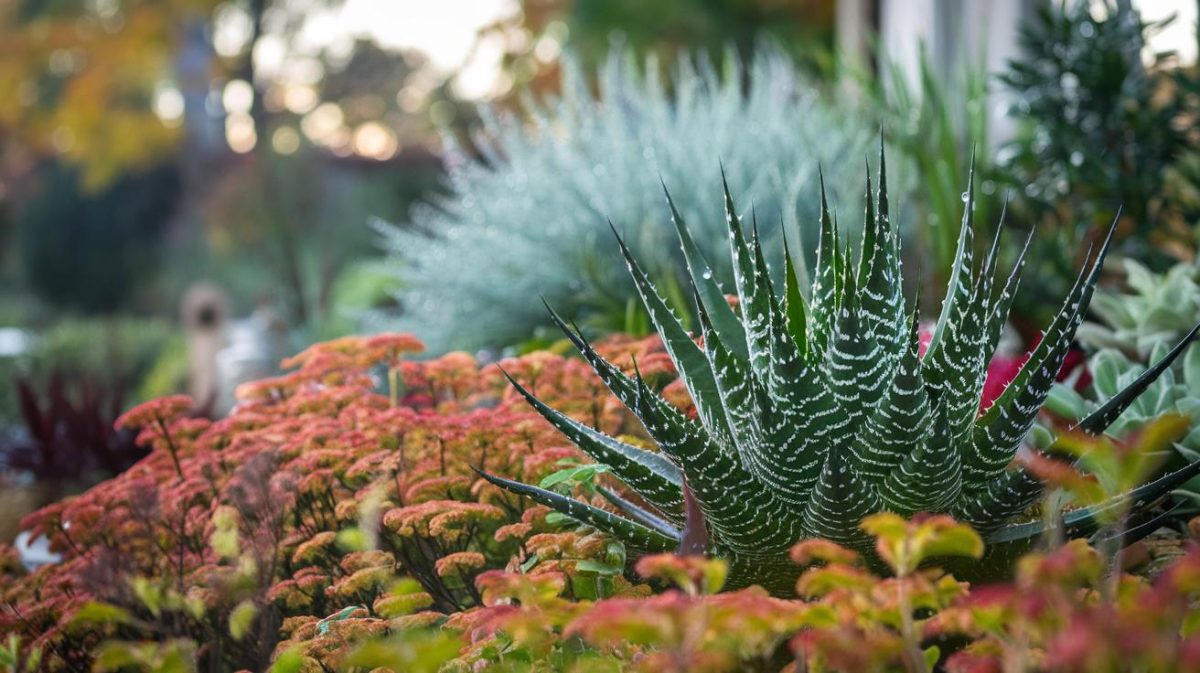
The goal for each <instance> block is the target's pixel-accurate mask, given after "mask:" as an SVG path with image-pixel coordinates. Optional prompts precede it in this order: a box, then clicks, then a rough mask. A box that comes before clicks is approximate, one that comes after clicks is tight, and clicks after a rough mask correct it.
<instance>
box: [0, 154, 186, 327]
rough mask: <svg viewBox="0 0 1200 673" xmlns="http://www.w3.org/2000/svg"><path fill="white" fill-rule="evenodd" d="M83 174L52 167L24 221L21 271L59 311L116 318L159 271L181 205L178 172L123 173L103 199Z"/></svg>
mask: <svg viewBox="0 0 1200 673" xmlns="http://www.w3.org/2000/svg"><path fill="white" fill-rule="evenodd" d="M82 172H83V171H82V170H81V169H76V168H74V167H71V166H68V165H65V164H62V163H59V162H46V163H45V164H44V165H43V166H42V168H41V170H40V171H39V173H40V175H39V179H38V180H37V181H35V182H34V187H33V191H32V192H31V193H30V194H28V195H27V197H26V200H25V203H24V205H23V207H22V208H21V210H20V213H19V215H18V232H19V240H20V250H21V259H22V270H23V275H24V278H25V281H26V283H27V285H28V286H29V287H31V288H32V289H33V290H34V292H35V293H36V294H37V295H38V296H39V297H41V298H42V299H44V300H46V301H48V302H50V303H51V304H53V305H55V306H61V307H65V308H71V309H76V310H79V311H82V312H85V313H110V312H113V311H115V310H116V309H118V308H120V307H121V306H123V305H124V304H125V302H126V300H127V299H128V298H129V296H130V295H131V294H132V293H133V291H134V289H135V288H136V286H137V284H138V283H139V281H143V280H145V279H146V278H148V277H149V276H150V275H151V274H152V273H153V271H154V270H155V269H156V267H157V264H158V261H159V260H158V254H157V253H158V249H159V241H160V240H161V235H162V231H163V227H164V223H166V222H167V221H168V220H169V218H170V216H171V213H172V211H173V210H174V208H175V207H176V205H177V203H178V200H179V191H180V179H179V172H178V170H177V169H176V168H175V167H174V166H169V165H168V166H159V167H157V168H153V169H148V170H143V171H134V172H126V173H123V174H122V175H121V176H120V177H119V178H117V180H116V181H115V182H113V183H111V184H109V185H108V186H107V187H105V188H104V189H102V190H100V191H95V190H87V189H85V188H84V184H85V179H84V178H83V177H82V176H81V173H82Z"/></svg>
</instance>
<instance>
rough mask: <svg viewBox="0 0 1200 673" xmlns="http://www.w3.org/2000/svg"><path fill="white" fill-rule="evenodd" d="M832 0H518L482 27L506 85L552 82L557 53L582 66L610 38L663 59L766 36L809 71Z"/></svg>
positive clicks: (817, 64)
mask: <svg viewBox="0 0 1200 673" xmlns="http://www.w3.org/2000/svg"><path fill="white" fill-rule="evenodd" d="M836 6H837V3H836V1H835V0H656V1H655V2H644V1H642V0H607V1H606V2H587V1H584V0H524V2H522V3H521V9H520V11H518V12H516V13H514V14H512V15H510V16H507V17H504V18H503V19H501V20H500V21H497V22H496V23H495V24H494V25H492V26H490V27H489V28H488V29H487V30H485V31H483V32H481V34H480V37H479V41H480V43H481V44H482V43H486V42H488V41H492V42H493V43H494V44H498V45H500V46H501V48H502V49H503V51H504V57H503V61H504V65H505V68H506V72H507V75H508V77H507V80H506V82H505V83H504V84H505V86H504V87H503V88H505V89H507V90H510V91H529V90H533V91H546V90H555V89H556V88H557V85H558V75H559V70H558V56H559V54H560V53H561V52H562V50H563V49H564V48H567V47H569V48H570V50H571V52H572V53H573V54H576V55H577V56H578V57H579V59H580V61H581V64H582V65H583V66H584V67H585V68H586V69H588V70H592V69H594V68H595V67H596V66H598V65H599V64H600V63H601V62H602V60H603V59H604V57H605V56H606V55H607V54H608V53H609V51H610V50H611V49H612V48H613V47H614V46H619V47H621V48H628V49H631V50H632V51H633V53H635V54H639V55H641V54H646V53H649V52H654V53H656V54H658V55H659V56H660V57H662V58H663V60H664V61H666V62H668V63H669V62H671V61H673V60H674V59H675V57H677V56H679V55H681V54H685V53H691V54H694V53H696V51H708V52H710V53H712V54H713V55H717V53H718V52H720V51H722V50H724V49H727V48H734V49H736V50H737V51H738V52H740V53H741V55H743V56H749V55H750V54H751V53H752V51H753V49H754V46H755V44H756V43H757V42H760V41H762V40H763V39H772V40H774V41H775V42H777V43H778V44H779V45H780V46H781V47H783V48H784V49H785V50H786V51H788V52H790V53H791V55H792V56H793V57H796V58H797V59H798V61H799V62H800V63H802V64H804V65H805V66H806V69H808V70H811V71H814V72H825V71H826V69H827V68H828V67H829V66H830V64H831V59H830V58H829V54H830V53H831V52H832V48H833V34H834V12H835V10H836Z"/></svg>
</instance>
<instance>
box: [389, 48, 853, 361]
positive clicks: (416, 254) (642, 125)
mask: <svg viewBox="0 0 1200 673" xmlns="http://www.w3.org/2000/svg"><path fill="white" fill-rule="evenodd" d="M658 71H659V67H658V66H657V65H656V64H655V63H653V62H650V63H647V64H646V65H645V66H644V67H641V68H639V67H638V64H637V63H636V62H634V61H633V60H632V59H631V58H629V57H627V56H626V55H624V54H621V53H616V54H613V55H612V57H611V58H610V59H609V60H608V61H607V62H606V63H605V64H603V66H602V67H601V68H600V70H599V72H598V73H588V72H585V71H584V70H582V69H581V68H579V67H578V66H577V65H576V64H574V63H572V62H570V61H568V62H567V63H566V64H565V66H564V75H563V92H562V94H561V97H559V98H557V99H551V100H547V101H543V102H537V103H535V102H532V101H527V102H526V104H525V105H524V110H523V111H524V112H525V113H526V114H525V115H524V116H523V117H522V116H516V115H506V114H503V113H501V114H488V113H487V112H486V111H485V114H484V117H483V128H482V129H481V130H480V133H479V134H478V138H479V140H478V142H477V147H478V149H479V151H480V154H482V159H481V158H478V157H476V156H473V155H472V154H471V153H469V152H466V151H463V150H462V149H459V148H456V147H454V146H451V147H450V148H449V151H448V159H447V161H446V164H447V165H446V168H447V172H448V176H449V181H448V183H447V185H446V186H447V188H448V193H447V194H446V195H445V196H444V197H443V198H441V199H439V200H437V201H436V202H434V203H432V204H430V205H429V207H426V208H424V209H418V210H416V211H414V213H413V217H412V222H411V224H410V226H406V227H384V229H383V231H384V234H385V241H386V246H387V248H388V249H389V250H390V251H391V258H392V269H393V270H394V273H395V275H396V277H397V287H398V291H397V299H398V300H399V302H400V304H401V305H402V306H403V309H404V314H403V315H402V316H401V318H399V320H400V322H401V324H400V325H398V326H397V325H389V328H398V329H400V331H414V332H417V333H419V334H421V338H422V339H423V340H425V341H426V342H427V343H428V344H429V347H430V349H431V350H432V351H434V352H439V351H444V350H446V349H467V350H472V351H473V350H476V349H479V348H484V347H492V348H495V347H501V346H506V345H510V344H513V343H517V342H520V341H523V340H525V339H528V338H529V336H530V334H531V333H533V331H534V329H535V328H536V327H539V326H544V327H549V328H550V329H553V326H552V325H551V324H550V322H549V320H548V319H547V316H546V313H545V311H544V310H543V309H542V307H541V305H540V304H538V302H537V301H533V302H531V301H530V298H531V297H532V298H536V297H538V296H544V297H546V298H547V299H548V300H549V301H550V302H551V303H553V304H554V305H555V307H556V308H557V309H558V310H559V311H560V312H561V313H563V314H564V315H566V316H567V317H569V318H572V319H579V320H585V321H587V322H588V323H590V324H591V325H593V326H595V327H598V328H601V329H605V330H613V329H618V328H620V327H621V326H622V325H621V323H620V318H621V316H624V315H625V312H626V308H627V306H628V307H633V308H636V307H637V306H638V300H637V292H636V290H635V288H634V286H633V284H632V283H630V282H629V278H628V276H627V275H626V274H625V273H624V270H623V269H622V268H621V267H620V266H619V265H616V264H613V263H612V258H611V257H609V256H608V255H607V254H605V253H606V251H607V250H608V245H609V242H610V241H611V239H610V234H609V232H608V227H607V226H606V225H605V221H606V219H611V220H613V221H614V222H619V223H621V226H622V227H623V228H624V230H625V231H626V233H627V236H628V238H627V239H626V242H627V243H628V244H629V246H630V248H632V249H633V250H634V251H635V252H636V253H637V254H638V257H639V259H640V260H641V261H642V263H643V267H644V268H645V270H646V271H647V273H648V274H649V275H650V277H651V278H654V279H655V280H656V281H660V284H661V285H663V286H662V287H660V288H659V289H660V290H667V289H668V287H667V286H666V285H665V284H662V283H661V281H663V280H664V279H665V277H666V276H667V275H670V276H671V281H674V282H673V283H672V286H673V287H675V288H682V287H686V281H685V279H684V277H683V276H682V275H681V274H680V273H679V270H680V269H682V268H683V259H682V257H681V256H680V255H679V251H678V248H677V246H676V245H675V243H674V240H673V239H674V234H673V233H672V232H671V230H670V227H664V226H663V224H664V223H663V219H662V217H661V214H662V188H661V186H660V182H659V180H660V178H661V179H662V180H663V181H664V182H666V183H667V184H669V185H672V186H673V187H672V189H673V195H674V197H675V200H676V204H677V205H678V206H679V209H680V211H681V212H682V213H683V214H684V215H685V216H687V217H688V218H689V220H690V221H693V222H695V223H696V224H697V225H698V226H697V227H696V228H695V229H693V231H692V235H693V237H694V239H695V241H696V245H697V246H698V247H699V248H700V249H701V250H703V251H704V253H705V255H706V256H708V258H709V259H710V260H712V261H713V262H714V267H713V272H714V273H715V274H716V278H717V280H719V281H723V282H729V281H732V275H731V270H730V268H729V266H728V264H727V263H726V262H727V257H726V255H725V254H724V249H725V245H726V243H725V232H724V227H723V225H722V224H721V210H720V208H721V202H720V199H713V198H711V195H712V194H714V193H719V191H720V188H721V174H720V169H719V168H718V166H717V158H720V160H721V162H722V163H723V165H724V167H725V171H726V173H727V174H728V175H729V179H730V180H731V181H732V182H733V183H734V184H737V185H738V186H739V188H740V191H739V192H735V196H738V197H739V198H741V199H744V200H745V201H746V202H747V203H750V202H751V201H752V202H753V203H755V204H756V206H757V207H758V209H759V212H760V213H764V214H769V215H770V216H771V217H772V218H778V217H779V215H780V213H782V214H783V217H784V218H785V220H786V221H787V222H788V223H789V225H790V226H794V227H796V229H795V231H799V230H800V229H799V227H800V223H804V225H806V227H807V229H808V230H807V231H806V232H805V239H804V241H803V245H802V246H801V245H800V243H798V242H797V241H795V240H793V241H791V243H793V247H797V248H801V247H802V249H803V250H805V251H807V252H808V253H809V254H811V253H812V252H813V251H815V249H816V234H817V232H816V226H815V224H816V222H817V221H818V217H817V216H818V213H817V210H816V208H817V204H816V203H815V202H813V200H812V199H810V198H807V196H808V195H810V194H813V193H815V192H816V189H817V167H818V164H824V165H825V166H827V167H836V168H837V169H838V170H844V171H845V173H844V176H842V175H841V174H840V173H839V174H838V175H835V176H830V179H831V181H833V182H835V183H836V184H845V185H851V184H854V183H853V182H852V179H853V177H854V176H856V175H859V174H860V173H861V170H862V168H861V166H860V165H856V162H854V161H845V160H844V159H845V157H861V156H865V155H866V154H868V153H869V152H870V149H871V143H872V137H873V136H872V133H873V132H872V130H871V129H870V128H869V127H868V126H867V125H866V124H860V123H857V122H856V121H855V120H856V117H855V116H853V115H848V114H846V113H845V111H844V110H840V109H835V108H833V107H831V106H829V105H827V104H825V103H824V102H823V101H822V99H821V98H820V96H819V92H818V90H817V89H816V88H815V87H814V86H813V85H811V84H810V83H809V81H808V80H807V79H806V78H805V77H804V75H803V74H802V73H800V72H799V71H798V69H797V67H796V66H795V64H794V63H793V62H792V61H791V59H790V58H789V57H787V56H786V55H784V54H783V53H781V52H779V51H776V50H771V49H762V50H760V51H759V52H758V53H757V54H756V55H755V56H754V58H753V59H752V60H750V61H746V62H741V61H739V60H738V59H736V58H734V57H732V56H730V57H728V58H727V59H726V61H725V62H724V63H723V67H722V68H717V67H714V66H713V65H712V64H711V63H709V62H708V61H705V60H703V59H700V58H697V59H695V60H685V61H683V62H681V63H679V64H678V66H677V67H675V68H674V70H673V71H672V76H671V77H669V78H665V79H660V78H659V76H658ZM593 75H594V77H593ZM593 79H594V80H595V84H596V87H597V89H598V91H597V93H593V92H592V83H591V82H592V80H593ZM827 170H828V169H827ZM839 176H841V177H844V179H839ZM860 196H861V194H860V191H859V190H858V189H857V188H854V189H851V190H848V191H847V193H844V194H841V193H837V192H833V193H831V199H834V200H835V201H837V202H840V203H841V204H842V205H844V206H846V207H847V208H850V207H851V206H853V207H854V208H858V207H861V201H860V200H859V198H860ZM778 233H779V232H778V228H777V227H773V228H771V230H770V231H765V232H763V245H764V247H766V249H767V250H768V251H771V252H775V253H778V252H780V251H781V250H782V246H781V242H780V240H779V237H778ZM723 258H724V259H723ZM717 262H720V263H719V264H717ZM686 299H687V297H686V294H683V295H682V300H683V301H686Z"/></svg>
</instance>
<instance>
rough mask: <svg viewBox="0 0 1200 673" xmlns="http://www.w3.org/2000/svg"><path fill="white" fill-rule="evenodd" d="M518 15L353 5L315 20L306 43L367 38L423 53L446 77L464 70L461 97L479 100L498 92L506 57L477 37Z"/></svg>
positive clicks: (504, 7)
mask: <svg viewBox="0 0 1200 673" xmlns="http://www.w3.org/2000/svg"><path fill="white" fill-rule="evenodd" d="M518 11H520V4H519V2H517V0H347V1H346V3H345V4H344V5H343V6H341V7H340V8H339V9H337V10H334V11H329V12H321V13H319V14H317V15H315V16H313V17H312V19H311V20H310V21H309V22H308V24H307V25H306V27H305V30H304V32H302V33H301V35H300V39H301V41H311V42H312V43H313V44H320V43H328V42H329V41H330V40H331V39H335V37H334V36H353V35H366V36H370V37H371V38H373V39H374V40H375V41H376V42H377V43H379V45H380V46H383V47H391V48H407V49H416V50H419V51H421V52H423V53H424V54H425V55H426V56H427V57H428V58H429V59H430V62H431V64H432V65H433V66H434V67H435V68H437V69H438V70H440V71H442V72H452V71H456V70H459V69H460V68H461V69H462V70H461V72H460V73H459V75H458V76H457V78H456V80H455V87H456V89H457V91H458V93H459V94H460V95H462V96H463V97H464V98H468V99H478V98H483V97H486V96H487V95H488V93H489V92H490V91H491V90H492V89H493V87H494V86H495V83H496V79H497V77H498V75H499V73H500V58H501V56H502V52H501V51H500V50H499V49H495V48H492V47H491V46H490V45H489V44H488V43H482V44H480V45H478V46H476V44H475V43H476V40H475V38H476V34H477V33H478V32H479V30H480V29H481V28H483V27H485V26H487V25H489V24H492V23H494V22H496V21H497V20H499V19H501V18H504V17H508V16H512V15H513V14H515V13H516V12H518ZM472 47H476V49H475V50H474V53H472ZM468 58H469V59H470V62H469V63H467V60H468ZM464 65H465V66H466V67H465V68H464V67H463V66H464Z"/></svg>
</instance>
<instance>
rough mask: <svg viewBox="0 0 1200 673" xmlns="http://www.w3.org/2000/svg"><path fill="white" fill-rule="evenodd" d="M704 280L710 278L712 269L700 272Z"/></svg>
mask: <svg viewBox="0 0 1200 673" xmlns="http://www.w3.org/2000/svg"><path fill="white" fill-rule="evenodd" d="M700 275H701V276H703V277H704V280H712V269H705V270H704V273H702V274H700Z"/></svg>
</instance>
